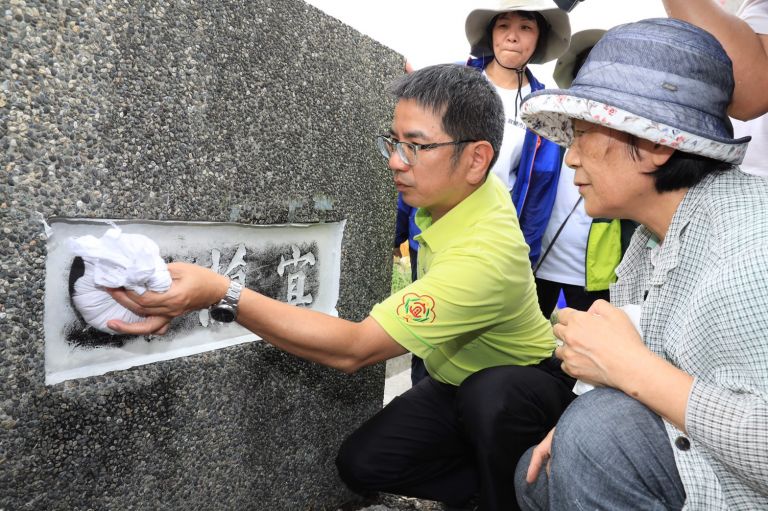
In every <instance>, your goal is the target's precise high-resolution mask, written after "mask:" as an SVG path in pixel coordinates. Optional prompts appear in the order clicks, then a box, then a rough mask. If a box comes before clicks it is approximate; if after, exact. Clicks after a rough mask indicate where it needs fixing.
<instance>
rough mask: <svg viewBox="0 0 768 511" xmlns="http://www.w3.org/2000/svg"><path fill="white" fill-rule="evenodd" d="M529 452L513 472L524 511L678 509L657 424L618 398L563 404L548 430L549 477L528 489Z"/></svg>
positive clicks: (680, 496)
mask: <svg viewBox="0 0 768 511" xmlns="http://www.w3.org/2000/svg"><path fill="white" fill-rule="evenodd" d="M532 451H533V448H531V449H529V450H528V451H527V452H526V453H525V454H524V455H523V457H522V458H521V459H520V462H519V463H518V465H517V470H516V472H515V488H516V491H517V500H518V503H519V504H520V507H521V509H523V510H524V511H526V510H530V511H534V510H536V511H538V510H547V509H549V510H561V509H562V510H597V509H601V510H612V511H613V510H623V509H626V510H633V511H635V510H666V509H681V508H682V507H683V504H684V503H685V489H684V488H683V483H682V482H681V481H680V475H679V474H678V472H677V467H676V465H675V457H674V454H673V453H672V447H671V445H670V443H669V439H668V437H667V433H666V430H665V429H664V424H663V422H662V420H661V418H660V417H659V416H658V415H656V414H655V413H653V412H652V411H651V410H649V409H648V408H646V407H645V406H644V405H643V404H642V403H640V402H639V401H637V400H635V399H632V398H631V397H629V396H627V395H626V394H624V393H623V392H620V391H618V390H615V389H608V388H598V389H595V390H593V391H591V392H587V393H586V394H584V395H582V396H580V397H578V398H577V399H576V400H575V401H574V402H573V403H571V405H570V406H569V407H568V409H567V410H566V411H565V413H564V414H563V416H562V417H561V418H560V421H559V422H558V424H557V429H556V430H555V437H554V440H553V442H552V459H551V465H550V467H551V469H550V475H549V476H547V473H546V471H545V470H544V467H542V469H541V471H540V472H539V476H538V478H537V479H536V482H534V483H533V484H530V485H529V484H528V483H527V482H526V481H525V474H526V472H527V470H528V465H529V464H530V461H531V453H532Z"/></svg>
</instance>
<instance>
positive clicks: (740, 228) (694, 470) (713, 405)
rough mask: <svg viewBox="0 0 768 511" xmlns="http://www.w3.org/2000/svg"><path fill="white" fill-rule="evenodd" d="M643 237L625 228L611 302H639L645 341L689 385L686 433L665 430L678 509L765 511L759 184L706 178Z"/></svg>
mask: <svg viewBox="0 0 768 511" xmlns="http://www.w3.org/2000/svg"><path fill="white" fill-rule="evenodd" d="M649 207H652V205H649ZM654 239H655V238H654V236H653V234H651V232H650V231H648V230H647V229H646V228H645V227H643V226H641V227H640V228H639V229H638V230H637V232H636V233H635V235H634V237H633V238H632V242H631V243H630V246H629V249H628V250H627V253H626V255H625V256H624V259H623V261H622V263H621V264H620V265H619V267H618V268H617V270H616V273H617V275H618V282H617V283H616V284H614V285H613V286H612V287H611V301H612V302H613V303H614V304H615V305H617V306H622V305H626V304H630V303H633V304H642V316H641V320H640V324H641V327H642V331H643V337H644V339H645V343H646V344H647V345H648V347H649V348H650V349H651V350H653V351H654V352H655V353H657V354H658V355H660V356H662V357H663V358H665V359H666V360H668V361H669V362H670V363H672V364H674V365H675V366H677V367H679V368H680V369H682V370H684V371H686V372H687V373H689V374H691V375H692V376H694V383H693V388H692V389H691V394H690V396H689V398H688V408H687V410H686V416H685V425H686V429H687V430H688V435H685V434H684V433H683V432H681V431H680V430H678V429H677V428H675V427H674V426H672V425H671V424H669V423H665V425H666V429H667V434H668V435H669V440H670V442H671V444H672V450H673V451H674V453H675V460H676V462H677V468H678V471H679V472H680V477H681V479H682V481H683V485H684V486H685V491H686V494H687V499H686V507H685V509H688V510H694V509H695V510H699V509H732V510H736V509H744V510H747V509H748V510H757V509H766V510H768V179H763V178H756V177H752V176H748V175H746V174H744V173H742V172H740V171H735V170H734V171H728V172H724V173H719V174H717V175H711V176H708V177H707V178H705V179H704V181H702V182H701V183H700V184H698V185H696V186H695V187H693V188H691V189H690V190H689V191H688V193H687V194H686V195H685V198H684V199H683V201H682V203H681V204H680V206H679V207H678V209H677V211H676V212H675V215H674V217H673V219H672V223H671V225H670V226H669V230H668V232H667V235H666V237H665V239H664V242H663V243H662V244H661V245H659V246H658V248H657V249H656V250H653V249H652V247H653V245H654V243H653V241H654ZM652 250H653V252H655V253H654V254H653V255H654V260H653V262H651V255H652ZM649 377H652V376H651V375H649ZM688 446H690V447H689V448H688V449H686V447H688ZM681 447H682V448H681Z"/></svg>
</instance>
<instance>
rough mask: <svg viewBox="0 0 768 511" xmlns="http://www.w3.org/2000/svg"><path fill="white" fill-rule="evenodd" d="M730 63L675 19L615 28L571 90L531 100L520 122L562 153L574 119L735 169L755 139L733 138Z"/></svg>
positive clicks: (712, 42) (709, 39) (705, 37)
mask: <svg viewBox="0 0 768 511" xmlns="http://www.w3.org/2000/svg"><path fill="white" fill-rule="evenodd" d="M732 93H733V69H732V66H731V60H730V58H728V55H726V53H725V51H724V50H723V48H722V46H720V43H718V42H717V40H716V39H715V38H714V37H713V36H712V35H710V34H709V33H708V32H705V31H704V30H701V29H700V28H698V27H695V26H694V25H691V24H690V23H686V22H684V21H679V20H673V19H649V20H643V21H639V22H637V23H629V24H626V25H620V26H618V27H615V28H613V29H611V30H609V31H608V32H606V34H605V35H604V36H603V37H602V39H600V41H599V42H598V43H597V44H596V45H595V47H594V48H593V49H592V51H591V52H590V54H589V56H588V57H587V60H586V61H585V62H584V65H583V66H582V68H581V70H580V71H579V73H578V74H577V76H576V79H575V80H574V81H573V84H572V85H571V87H570V88H569V89H544V90H541V91H537V92H534V93H533V94H529V95H528V96H527V97H526V98H525V99H524V100H523V103H522V105H521V114H520V116H521V119H522V120H523V122H525V124H526V125H527V126H528V127H529V128H530V129H531V130H532V131H534V132H536V133H537V134H539V135H541V136H543V137H545V138H548V139H550V140H552V141H554V142H556V143H558V144H560V145H563V146H569V145H571V141H572V139H573V130H572V126H571V120H572V119H581V120H584V121H587V122H592V123H595V124H600V125H603V126H606V127H608V128H612V129H615V130H618V131H623V132H626V133H630V134H632V135H634V136H636V137H639V138H643V139H646V140H650V141H652V142H655V143H658V144H661V145H665V146H668V147H672V148H674V149H677V150H679V151H683V152H686V153H692V154H697V155H701V156H706V157H709V158H713V159H715V160H718V161H723V162H727V163H732V164H739V163H741V161H742V160H743V159H744V153H745V152H746V150H747V142H749V140H750V137H744V138H740V139H734V138H733V127H732V125H731V121H730V118H729V117H728V114H727V109H728V104H729V103H730V101H731V94H732Z"/></svg>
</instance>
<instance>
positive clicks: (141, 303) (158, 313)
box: [107, 263, 229, 335]
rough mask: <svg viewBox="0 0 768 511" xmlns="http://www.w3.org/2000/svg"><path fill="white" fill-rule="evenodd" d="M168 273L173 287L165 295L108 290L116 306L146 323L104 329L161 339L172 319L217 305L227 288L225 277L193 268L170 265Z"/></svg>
mask: <svg viewBox="0 0 768 511" xmlns="http://www.w3.org/2000/svg"><path fill="white" fill-rule="evenodd" d="M168 271H169V272H170V274H171V279H172V283H171V287H170V289H169V290H168V291H166V292H164V293H155V292H152V291H147V292H145V293H144V294H142V295H139V294H136V293H134V292H133V291H128V290H126V289H123V288H120V289H108V290H107V292H109V294H110V295H111V296H112V298H113V299H114V300H115V301H116V302H118V303H119V304H120V305H122V306H123V307H125V308H126V309H128V310H130V311H131V312H133V313H135V314H138V315H139V316H144V317H146V318H147V319H146V321H142V322H139V323H126V322H124V321H120V320H111V321H108V322H107V326H108V327H109V328H111V329H112V330H114V331H116V332H119V333H124V334H132V335H149V334H156V335H162V334H164V333H166V332H167V331H168V325H169V323H170V322H171V320H172V319H173V318H175V317H177V316H181V315H183V314H186V313H187V312H190V311H195V310H200V309H205V308H207V307H209V306H210V305H212V304H214V303H216V302H218V301H219V300H220V299H221V298H222V297H223V296H224V295H225V294H226V292H227V287H228V286H229V279H228V278H227V277H225V276H223V275H219V274H218V273H215V272H213V271H211V270H209V269H207V268H203V267H202V266H197V265H195V264H189V263H171V264H169V265H168Z"/></svg>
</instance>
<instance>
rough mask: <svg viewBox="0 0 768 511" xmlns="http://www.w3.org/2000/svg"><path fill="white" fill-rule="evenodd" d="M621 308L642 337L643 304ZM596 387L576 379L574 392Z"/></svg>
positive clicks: (578, 393) (580, 392)
mask: <svg viewBox="0 0 768 511" xmlns="http://www.w3.org/2000/svg"><path fill="white" fill-rule="evenodd" d="M619 308H620V309H621V310H623V311H624V312H626V313H627V316H629V319H631V320H632V324H633V325H634V326H635V329H636V330H637V331H638V332H639V333H640V337H642V336H643V330H642V329H641V328H640V313H641V312H642V311H643V308H642V306H640V305H635V304H628V305H625V306H623V307H619ZM594 388H595V386H594V385H591V384H589V383H585V382H583V381H581V380H576V385H574V386H573V393H574V394H576V395H577V396H580V395H582V394H584V393H585V392H589V391H590V390H592V389H594Z"/></svg>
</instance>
